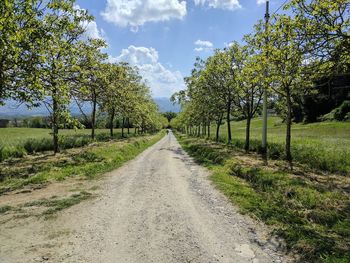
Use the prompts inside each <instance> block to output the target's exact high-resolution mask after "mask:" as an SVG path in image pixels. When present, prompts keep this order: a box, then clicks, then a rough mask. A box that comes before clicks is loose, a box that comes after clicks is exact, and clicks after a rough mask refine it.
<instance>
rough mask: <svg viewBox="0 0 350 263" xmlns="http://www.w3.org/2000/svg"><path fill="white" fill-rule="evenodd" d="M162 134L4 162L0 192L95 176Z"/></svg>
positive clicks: (106, 170) (119, 162)
mask: <svg viewBox="0 0 350 263" xmlns="http://www.w3.org/2000/svg"><path fill="white" fill-rule="evenodd" d="M163 136H164V133H163V132H160V133H158V134H156V135H150V136H144V137H137V138H130V139H126V140H122V141H111V142H107V143H100V144H96V145H91V146H88V147H86V148H82V149H79V151H77V150H74V151H72V152H69V151H67V152H66V153H63V154H61V155H58V156H51V158H48V157H47V156H44V157H38V159H37V160H35V159H27V160H20V163H8V164H7V166H6V167H5V166H4V168H2V169H1V170H0V175H1V176H0V178H2V181H1V182H0V194H1V193H4V192H8V191H12V190H15V189H18V188H21V187H23V186H26V185H35V184H44V183H47V182H50V181H60V180H64V179H65V178H67V177H81V178H86V179H91V178H95V177H96V176H98V175H100V174H103V173H105V172H108V171H111V170H113V169H115V168H118V167H120V166H121V165H122V164H123V163H125V162H126V161H129V160H131V159H133V158H134V157H135V156H137V155H138V154H139V153H141V152H142V151H144V150H145V149H146V148H148V147H149V146H151V145H153V144H154V143H156V142H157V141H158V140H160V139H161V138H162V137H163Z"/></svg>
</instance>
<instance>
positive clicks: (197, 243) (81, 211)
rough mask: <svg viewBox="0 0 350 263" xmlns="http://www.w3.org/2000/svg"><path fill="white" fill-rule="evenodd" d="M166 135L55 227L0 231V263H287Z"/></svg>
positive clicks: (39, 224) (37, 223)
mask: <svg viewBox="0 0 350 263" xmlns="http://www.w3.org/2000/svg"><path fill="white" fill-rule="evenodd" d="M208 175H209V172H208V171H207V170H206V169H204V168H202V167H200V166H199V165H197V164H195V163H194V161H193V160H192V158H190V157H189V156H188V155H187V154H186V153H185V152H184V151H183V150H182V148H181V147H180V145H179V143H178V142H177V140H176V138H175V137H174V135H173V134H172V133H171V132H170V133H169V135H166V136H165V137H164V138H163V139H161V140H160V141H159V142H158V143H156V144H155V145H154V146H152V147H150V148H148V149H147V150H146V151H144V152H143V153H142V154H140V155H139V156H138V157H137V158H136V159H134V160H132V161H130V162H128V163H127V164H125V165H124V166H123V167H121V168H120V169H117V170H115V171H113V172H110V173H108V174H107V175H106V176H104V177H103V178H102V179H100V188H101V191H100V192H101V194H100V195H98V197H97V198H94V199H92V200H89V201H84V202H82V203H80V204H78V205H76V206H73V207H71V208H69V209H67V210H64V211H62V212H60V213H59V214H58V216H57V217H56V218H54V219H50V220H36V219H33V220H31V221H24V222H25V223H23V224H22V225H14V226H13V227H12V228H9V227H7V228H2V227H1V226H0V231H1V232H2V234H0V236H1V237H0V244H1V246H0V251H1V252H0V262H4V263H5V262H6V263H7V262H11V263H12V262H21V263H23V262H91V263H92V262H93V263H96V262H103V263H109V262H113V263H114V262H115V263H122V262H130V263H135V262H140V263H147V262H159V263H167V262H205V263H209V262H225V263H240V262H252V263H265V262H266V263H271V262H289V261H288V259H287V258H286V257H285V256H283V253H281V252H279V249H278V246H279V245H280V244H279V242H278V241H276V239H274V238H271V237H270V236H269V234H268V231H267V230H266V229H265V227H264V226H263V225H262V224H260V223H258V222H257V221H254V220H252V219H250V218H249V217H247V216H243V215H241V214H239V213H238V211H237V208H235V207H234V206H233V205H232V204H230V203H229V202H228V201H227V199H226V198H225V197H224V196H223V195H222V194H221V193H220V192H219V191H218V190H216V189H215V188H214V186H213V185H212V184H211V182H210V181H209V180H208V178H207V177H208Z"/></svg>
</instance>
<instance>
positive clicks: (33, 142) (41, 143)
mask: <svg viewBox="0 0 350 263" xmlns="http://www.w3.org/2000/svg"><path fill="white" fill-rule="evenodd" d="M23 147H24V149H25V150H26V151H27V153H30V154H31V153H36V152H44V151H52V150H53V144H52V139H50V138H40V139H28V140H27V141H25V142H24V145H23Z"/></svg>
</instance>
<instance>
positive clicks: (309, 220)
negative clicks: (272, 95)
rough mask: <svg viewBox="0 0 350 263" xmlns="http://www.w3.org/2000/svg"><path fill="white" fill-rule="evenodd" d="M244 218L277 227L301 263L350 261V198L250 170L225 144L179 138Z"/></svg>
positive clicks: (304, 180) (302, 179)
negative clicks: (300, 258) (236, 206)
mask: <svg viewBox="0 0 350 263" xmlns="http://www.w3.org/2000/svg"><path fill="white" fill-rule="evenodd" d="M177 137H178V139H179V141H180V143H181V145H182V146H183V147H184V149H185V150H186V151H187V152H189V154H190V155H192V156H193V157H194V158H195V159H196V160H197V161H198V162H200V163H202V164H203V165H205V166H207V167H208V168H209V169H211V170H212V175H211V180H212V181H213V182H214V183H215V185H216V186H217V187H218V189H220V190H221V191H222V192H223V193H224V194H225V195H226V196H227V197H228V198H229V199H230V200H231V201H232V202H233V203H235V204H236V205H238V206H239V207H240V210H241V212H242V213H248V214H250V215H253V216H254V217H256V218H258V219H260V220H262V221H264V222H265V223H266V224H269V225H272V226H273V227H274V229H275V233H276V234H279V235H280V236H282V237H283V238H284V239H285V241H286V242H287V245H288V248H289V249H290V250H291V251H293V252H297V253H298V254H300V255H301V257H302V262H327V263H329V262H333V263H335V262H337V263H342V262H350V235H349V234H350V220H349V218H350V209H349V207H350V198H349V195H348V194H346V193H344V192H343V191H341V190H339V189H336V188H333V187H331V186H330V185H327V184H326V183H324V184H320V183H317V182H315V181H314V180H311V179H310V178H308V177H307V176H297V175H294V174H291V173H288V172H286V171H283V170H278V169H272V168H262V167H259V166H254V165H253V166H252V165H247V164H246V163H244V162H242V161H239V158H233V157H232V156H233V154H234V150H233V149H232V148H229V147H227V146H225V145H222V144H221V145H219V144H213V143H210V142H208V141H205V140H202V139H197V138H188V137H185V136H179V135H178V136H177Z"/></svg>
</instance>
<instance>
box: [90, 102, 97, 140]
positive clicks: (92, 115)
mask: <svg viewBox="0 0 350 263" xmlns="http://www.w3.org/2000/svg"><path fill="white" fill-rule="evenodd" d="M96 104H97V101H96V95H93V102H92V113H91V138H92V139H95V124H96Z"/></svg>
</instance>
